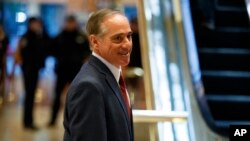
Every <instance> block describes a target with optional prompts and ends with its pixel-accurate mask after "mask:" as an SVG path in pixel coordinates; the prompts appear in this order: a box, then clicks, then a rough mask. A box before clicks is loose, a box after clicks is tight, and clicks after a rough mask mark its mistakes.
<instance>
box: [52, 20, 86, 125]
mask: <svg viewBox="0 0 250 141" xmlns="http://www.w3.org/2000/svg"><path fill="white" fill-rule="evenodd" d="M54 46H55V50H54V54H55V57H56V60H57V64H56V74H57V81H56V88H55V95H54V100H53V103H52V109H51V119H50V122H49V127H53V126H55V125H56V119H57V116H58V112H59V109H60V106H61V95H62V93H63V90H64V88H65V87H66V86H67V85H68V84H70V83H71V81H72V80H73V79H74V77H75V76H76V74H77V73H78V71H79V70H80V68H81V66H82V64H83V63H84V62H85V60H86V59H87V58H88V56H89V55H90V48H89V42H88V39H87V36H86V35H85V34H84V33H83V32H82V31H81V30H80V28H79V26H78V21H77V19H76V17H74V16H73V15H70V16H67V17H66V18H65V23H64V28H63V30H62V31H61V33H60V34H59V35H58V36H57V37H56V39H55V45H54Z"/></svg>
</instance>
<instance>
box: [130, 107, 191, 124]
mask: <svg viewBox="0 0 250 141" xmlns="http://www.w3.org/2000/svg"><path fill="white" fill-rule="evenodd" d="M187 118H188V113H187V112H176V111H173V112H166V111H156V110H133V120H134V122H135V123H157V122H172V123H175V122H187Z"/></svg>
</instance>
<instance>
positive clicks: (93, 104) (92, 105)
mask: <svg viewBox="0 0 250 141" xmlns="http://www.w3.org/2000/svg"><path fill="white" fill-rule="evenodd" d="M86 29H87V34H88V39H89V42H90V45H91V49H92V51H93V52H92V55H91V56H90V58H89V61H88V62H87V63H86V64H85V65H84V66H83V67H82V68H81V70H80V72H79V73H78V75H77V76H76V78H75V79H74V80H73V82H72V84H71V86H70V89H69V92H68V95H67V99H66V107H65V113H64V114H65V115H64V128H65V133H64V141H133V140H134V139H133V138H134V137H133V124H132V123H133V121H132V112H131V106H130V102H129V96H128V93H127V91H126V87H125V84H124V81H123V78H122V76H121V67H124V66H126V65H128V63H129V61H130V54H131V51H132V38H131V36H132V31H131V28H130V25H129V21H128V19H127V18H126V17H125V16H124V15H123V14H122V13H121V12H119V11H114V10H109V9H102V10H99V11H97V12H95V13H93V14H92V15H91V16H90V18H89V20H88V22H87V25H86Z"/></svg>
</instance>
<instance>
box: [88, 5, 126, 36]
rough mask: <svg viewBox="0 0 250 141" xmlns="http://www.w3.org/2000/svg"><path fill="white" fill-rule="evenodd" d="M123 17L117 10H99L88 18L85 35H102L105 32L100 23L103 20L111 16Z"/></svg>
mask: <svg viewBox="0 0 250 141" xmlns="http://www.w3.org/2000/svg"><path fill="white" fill-rule="evenodd" d="M116 14H120V15H124V14H123V13H122V12H121V11H119V10H111V9H101V10H99V11H96V12H94V13H92V14H91V16H90V17H89V20H88V22H87V24H86V31H87V35H88V36H89V35H92V34H94V35H102V34H104V32H105V29H103V27H102V22H103V20H104V19H105V18H106V17H108V16H112V15H116Z"/></svg>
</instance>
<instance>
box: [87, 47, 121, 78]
mask: <svg viewBox="0 0 250 141" xmlns="http://www.w3.org/2000/svg"><path fill="white" fill-rule="evenodd" d="M92 55H93V56H95V57H96V58H98V59H99V60H100V61H102V62H103V63H104V64H105V65H106V66H107V67H108V68H109V70H110V71H111V72H112V74H113V75H114V77H115V80H116V81H117V83H118V82H119V79H120V75H121V67H120V68H117V67H116V66H114V65H112V64H111V63H109V62H108V61H107V60H106V59H104V58H103V57H101V56H100V55H98V54H97V53H95V52H94V51H93V52H92Z"/></svg>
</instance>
